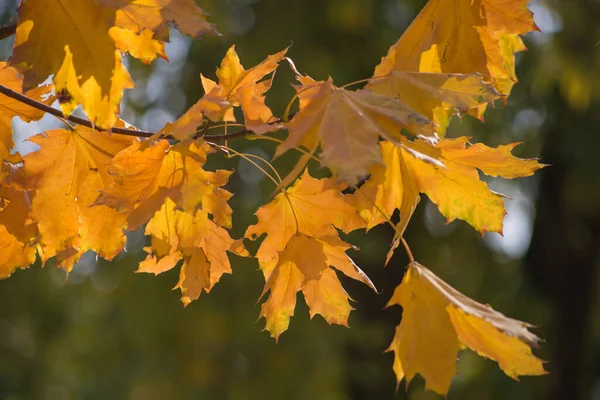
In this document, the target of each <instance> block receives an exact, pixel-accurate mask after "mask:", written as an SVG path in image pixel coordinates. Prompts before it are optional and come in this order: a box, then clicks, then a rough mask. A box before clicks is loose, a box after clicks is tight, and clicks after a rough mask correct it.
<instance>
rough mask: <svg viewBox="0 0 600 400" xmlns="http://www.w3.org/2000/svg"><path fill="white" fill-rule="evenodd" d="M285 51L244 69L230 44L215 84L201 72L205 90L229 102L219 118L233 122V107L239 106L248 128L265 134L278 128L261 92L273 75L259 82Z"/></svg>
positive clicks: (267, 86)
mask: <svg viewBox="0 0 600 400" xmlns="http://www.w3.org/2000/svg"><path fill="white" fill-rule="evenodd" d="M287 51H288V49H287V48H286V49H284V50H282V51H280V52H278V53H275V54H273V55H270V56H268V57H267V58H266V59H265V60H264V61H262V62H261V63H260V64H258V65H255V66H254V67H252V68H250V69H248V70H246V69H244V67H243V66H242V64H241V62H240V58H239V57H238V55H237V53H236V51H235V46H231V47H230V48H229V50H228V51H227V54H225V57H224V58H223V61H222V62H221V66H220V67H219V68H218V69H217V78H218V79H219V82H218V83H217V82H215V81H213V80H211V79H208V78H206V77H205V76H203V75H201V79H202V86H203V87H204V91H205V93H207V94H208V93H213V94H216V95H217V96H219V97H221V98H222V99H223V100H224V101H226V102H228V103H230V104H231V106H230V107H229V108H228V109H226V110H224V111H223V112H222V114H221V115H220V119H223V120H225V121H235V117H234V115H233V107H241V108H242V111H243V113H244V119H245V125H246V127H247V128H248V129H251V130H253V131H256V132H257V133H265V132H268V131H273V130H277V129H279V128H280V126H278V125H274V126H272V125H269V123H271V122H274V121H275V117H274V116H273V113H272V112H271V110H270V109H269V107H267V105H266V104H265V96H264V94H265V92H266V91H267V90H269V89H270V88H271V83H272V79H273V78H271V79H267V80H265V81H261V82H259V81H260V80H261V79H263V78H264V77H265V76H267V75H268V74H271V73H273V72H274V71H275V70H276V69H277V67H278V66H279V62H280V61H281V60H283V58H284V57H285V54H286V53H287Z"/></svg>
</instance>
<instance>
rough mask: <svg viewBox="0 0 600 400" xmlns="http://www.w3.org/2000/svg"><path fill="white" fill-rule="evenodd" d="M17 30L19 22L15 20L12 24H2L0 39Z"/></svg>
mask: <svg viewBox="0 0 600 400" xmlns="http://www.w3.org/2000/svg"><path fill="white" fill-rule="evenodd" d="M16 32H17V23H16V22H14V23H12V24H10V25H4V26H0V40H2V39H6V38H7V37H9V36H12V35H14V34H15V33H16Z"/></svg>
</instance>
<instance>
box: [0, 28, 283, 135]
mask: <svg viewBox="0 0 600 400" xmlns="http://www.w3.org/2000/svg"><path fill="white" fill-rule="evenodd" d="M0 29H1V28H0ZM0 93H2V94H3V95H5V96H8V97H10V98H12V99H15V100H17V101H19V102H21V103H24V104H27V105H28V106H31V107H33V108H36V109H38V110H41V111H44V112H45V113H48V114H51V115H54V116H55V117H58V118H62V119H65V120H67V121H71V122H74V123H76V124H79V125H83V126H86V127H88V128H91V129H95V130H97V131H102V132H110V133H114V134H118V135H126V136H136V137H140V138H149V137H151V136H153V135H155V134H156V132H147V131H141V130H136V129H127V128H119V127H116V126H113V127H112V128H111V129H103V128H100V127H98V126H96V125H94V124H93V123H92V122H91V121H89V120H87V119H85V118H80V117H76V116H74V115H69V116H68V117H67V116H65V115H64V114H63V112H62V111H60V110H58V109H56V108H53V107H51V106H49V105H46V104H44V103H42V102H39V101H37V100H34V99H32V98H31V97H27V96H25V95H24V94H22V93H19V92H16V91H14V90H12V89H10V88H8V87H6V86H4V85H2V84H0ZM281 122H282V120H280V119H278V120H276V121H273V122H271V124H279V123H281ZM205 131H206V130H205V129H203V130H201V131H198V132H196V134H195V135H194V136H193V138H199V137H204V138H205V139H206V140H207V141H210V142H224V141H226V140H230V139H237V138H241V137H246V136H251V135H255V133H254V132H252V131H251V130H250V129H243V130H241V131H237V132H231V133H227V134H223V135H203V134H204V132H205ZM163 139H175V138H174V137H173V136H164V137H163Z"/></svg>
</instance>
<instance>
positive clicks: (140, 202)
mask: <svg viewBox="0 0 600 400" xmlns="http://www.w3.org/2000/svg"><path fill="white" fill-rule="evenodd" d="M213 152H214V150H213V149H212V148H211V147H210V146H209V145H208V144H207V143H206V142H205V141H204V140H203V139H197V140H195V141H183V142H180V143H178V144H176V145H173V146H171V145H169V142H168V141H166V140H160V141H157V142H155V143H152V144H150V145H147V146H145V145H143V144H142V143H141V142H135V143H133V144H132V145H131V146H130V147H128V148H127V149H124V150H123V151H121V152H120V153H119V154H117V155H116V156H115V157H114V158H113V159H112V163H111V165H110V166H109V168H108V169H109V171H110V173H111V176H112V179H113V182H112V183H111V185H110V186H109V187H107V188H106V189H105V190H103V191H102V193H101V194H100V196H99V197H98V199H97V201H96V204H105V205H107V206H109V207H111V208H115V209H117V210H122V211H124V212H127V213H128V217H127V228H128V229H129V230H137V229H139V228H140V227H141V226H142V225H143V224H145V223H146V222H148V220H150V218H152V216H153V215H154V214H155V213H156V212H157V211H158V210H160V209H161V207H162V206H163V204H164V202H165V200H166V199H167V198H170V199H171V200H173V201H174V202H175V203H176V204H177V206H178V208H180V209H182V210H183V211H186V212H189V213H190V214H192V215H193V214H195V212H196V210H197V209H202V210H204V211H205V212H206V213H209V214H212V216H213V219H214V221H215V222H216V223H217V224H219V225H221V226H224V227H231V208H230V207H229V205H228V204H227V201H228V200H229V199H230V198H231V196H232V194H231V193H230V192H228V191H227V190H225V189H222V188H221V186H224V185H225V184H227V181H228V179H229V176H230V175H231V173H232V171H227V170H218V171H216V172H210V171H205V170H204V169H202V167H203V166H204V163H205V162H206V157H207V155H208V154H209V153H213Z"/></svg>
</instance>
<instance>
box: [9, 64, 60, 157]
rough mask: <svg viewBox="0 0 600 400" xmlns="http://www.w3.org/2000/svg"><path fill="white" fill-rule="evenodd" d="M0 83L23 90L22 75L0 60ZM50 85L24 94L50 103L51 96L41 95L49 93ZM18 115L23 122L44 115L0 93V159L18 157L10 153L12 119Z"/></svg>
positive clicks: (17, 90)
mask: <svg viewBox="0 0 600 400" xmlns="http://www.w3.org/2000/svg"><path fill="white" fill-rule="evenodd" d="M0 84H2V85H4V86H6V87H7V88H9V89H12V90H14V91H16V92H18V93H22V91H23V76H22V75H21V74H20V73H19V72H18V71H17V70H16V69H15V68H13V67H10V66H8V65H7V64H6V63H4V62H0ZM50 90H51V87H50V86H49V85H46V86H40V87H37V88H34V89H31V90H30V91H28V92H27V93H25V95H26V96H27V97H29V98H32V99H35V100H38V101H42V102H43V103H44V104H51V103H52V102H53V101H54V97H53V96H48V98H46V99H45V100H43V99H42V97H43V96H46V95H49V93H50ZM16 116H19V117H21V119H22V120H23V121H25V122H30V121H35V120H39V119H40V118H42V117H43V116H44V112H43V111H40V110H38V109H37V108H33V107H31V106H29V105H27V104H25V103H21V102H20V101H18V100H15V99H12V98H10V97H7V96H5V95H2V94H0V159H1V160H7V161H13V162H18V161H20V157H18V156H16V155H15V156H13V155H11V154H10V150H11V149H12V147H13V146H14V144H15V143H14V141H13V138H12V137H13V132H12V120H13V118H14V117H16Z"/></svg>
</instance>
